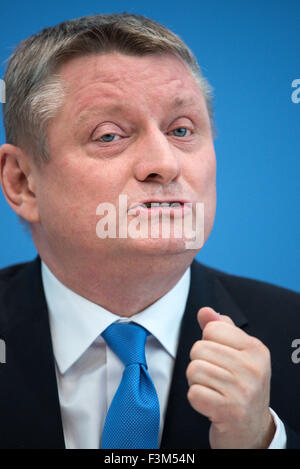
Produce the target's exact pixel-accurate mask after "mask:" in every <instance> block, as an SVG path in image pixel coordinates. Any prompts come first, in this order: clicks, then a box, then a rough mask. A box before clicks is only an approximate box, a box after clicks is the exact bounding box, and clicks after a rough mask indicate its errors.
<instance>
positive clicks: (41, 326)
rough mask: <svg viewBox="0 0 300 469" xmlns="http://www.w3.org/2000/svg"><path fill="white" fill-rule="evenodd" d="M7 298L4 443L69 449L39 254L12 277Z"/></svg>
mask: <svg viewBox="0 0 300 469" xmlns="http://www.w3.org/2000/svg"><path fill="white" fill-rule="evenodd" d="M4 300H5V301H4V310H5V311H7V315H8V316H7V317H8V321H7V326H6V327H5V328H4V332H3V333H2V335H3V336H4V337H5V342H6V364H5V365H2V367H1V375H2V376H1V381H2V384H1V387H2V391H1V393H2V396H3V393H4V396H5V397H7V399H2V400H1V403H0V406H1V412H0V414H1V422H2V423H1V428H2V431H3V434H2V431H1V430H0V434H1V438H0V445H1V447H6V448H9V447H11V445H12V442H14V443H13V447H14V448H35V449H38V448H64V437H63V429H62V422H61V415H60V407H59V399H58V392H57V385H56V376H55V368H54V357H53V350H52V343H51V336H50V328H49V320H48V311H47V306H46V300H45V297H44V290H43V286H42V279H41V268H40V259H39V258H37V259H36V260H35V261H33V262H30V263H28V264H27V265H25V266H24V267H23V268H22V269H20V270H19V272H18V273H17V274H16V275H15V277H14V278H13V279H12V280H10V281H9V283H8V289H7V293H6V295H5V298H4ZM20 394H21V396H20ZM6 443H7V444H6Z"/></svg>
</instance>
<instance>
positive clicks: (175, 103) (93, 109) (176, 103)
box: [75, 96, 199, 125]
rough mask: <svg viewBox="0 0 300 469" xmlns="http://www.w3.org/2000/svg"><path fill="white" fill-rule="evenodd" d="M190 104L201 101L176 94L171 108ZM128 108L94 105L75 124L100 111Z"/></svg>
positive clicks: (119, 110)
mask: <svg viewBox="0 0 300 469" xmlns="http://www.w3.org/2000/svg"><path fill="white" fill-rule="evenodd" d="M189 106H198V107H199V101H198V100H195V98H193V97H191V96H190V97H188V98H181V97H179V96H176V97H175V98H174V99H173V100H172V101H171V103H170V108H171V109H175V110H176V109H179V108H182V107H189ZM125 109H126V107H125V106H123V105H121V104H115V105H104V106H103V107H101V105H97V106H93V107H90V108H87V109H84V110H83V111H81V112H80V113H79V115H78V117H77V119H76V123H75V125H79V124H80V123H81V122H82V121H83V120H84V119H85V118H86V116H89V117H90V116H93V115H95V116H98V115H99V113H100V112H110V113H112V114H118V113H121V112H123V111H124V110H125Z"/></svg>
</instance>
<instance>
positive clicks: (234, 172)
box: [0, 0, 300, 291]
mask: <svg viewBox="0 0 300 469" xmlns="http://www.w3.org/2000/svg"><path fill="white" fill-rule="evenodd" d="M122 11H127V12H129V13H137V14H143V15H145V16H149V17H151V18H153V19H154V20H157V21H159V22H161V23H162V24H164V25H165V26H167V27H169V28H170V29H171V30H173V31H174V32H175V33H177V34H178V35H179V36H181V37H182V38H183V39H184V40H185V42H186V43H187V44H188V45H189V46H190V47H191V49H192V50H193V52H194V53H195V55H196V57H197V59H198V61H199V64H200V66H201V68H202V71H203V73H204V75H205V76H206V77H207V78H208V80H209V81H210V83H211V84H212V86H213V87H214V90H215V95H216V99H215V116H216V127H217V140H216V142H215V146H216V153H217V161H218V175H217V184H218V205H217V216H216V221H215V226H214V229H213V232H212V234H211V236H210V238H209V240H208V242H207V244H206V245H205V247H204V248H203V250H202V251H201V252H200V253H199V254H198V256H197V258H198V259H199V260H200V261H202V262H204V263H206V264H208V265H211V266H213V267H216V268H219V269H222V270H225V271H227V272H230V273H234V274H237V275H244V276H248V277H252V278H257V279H260V280H265V281H268V282H271V283H275V284H278V285H282V286H284V287H287V288H291V289H294V290H298V291H299V279H300V262H299V261H300V255H299V254H300V249H299V241H300V220H299V202H300V197H299V195H300V187H299V186H300V185H299V173H300V138H299V136H300V103H299V104H295V103H293V102H292V100H291V94H292V92H293V88H291V83H292V81H293V80H294V79H297V78H300V53H299V44H300V1H299V0H295V1H294V0H281V1H280V0H256V1H253V0H251V1H247V0H243V1H242V0H241V1H234V0H226V1H224V0H210V1H209V2H208V1H199V0H198V1H196V0H190V1H189V2H183V1H179V0H172V1H171V0H166V1H158V0H152V1H151V2H140V1H132V0H130V2H128V3H127V2H124V1H122V2H121V1H117V0H111V1H110V2H100V1H92V0H85V2H82V1H76V0H72V1H61V0H60V1H57V0H53V1H52V2H49V3H44V4H41V3H40V2H39V1H32V0H29V1H26V2H25V1H20V0H17V1H14V2H3V3H2V5H1V7H0V63H1V69H0V77H1V78H3V75H4V71H5V64H4V60H5V59H6V58H7V57H8V56H9V55H10V54H11V52H12V50H13V47H14V45H15V44H16V43H18V42H19V41H21V40H22V39H24V38H25V37H28V36H29V35H31V34H33V33H35V32H37V31H38V30H40V29H42V28H43V27H45V26H50V25H54V24H56V23H58V22H61V21H64V20H66V19H70V18H76V17H79V16H85V15H89V14H94V13H115V12H122ZM4 142H5V137H4V129H3V126H2V123H1V125H0V143H1V144H2V143H4ZM0 220H1V233H0V246H1V248H0V268H1V267H4V266H6V265H9V264H12V263H15V262H21V261H25V260H29V259H32V258H33V257H34V256H35V254H36V251H35V248H34V245H33V243H32V241H31V239H30V235H28V234H26V233H25V232H24V229H23V228H22V226H21V225H20V223H19V221H18V218H17V216H16V215H15V214H14V212H12V210H11V209H10V208H9V206H8V205H7V204H6V201H5V199H4V197H3V195H2V193H1V195H0Z"/></svg>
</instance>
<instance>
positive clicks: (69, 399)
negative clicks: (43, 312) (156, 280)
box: [42, 262, 286, 449]
mask: <svg viewBox="0 0 300 469" xmlns="http://www.w3.org/2000/svg"><path fill="white" fill-rule="evenodd" d="M42 280H43V286H44V290H45V296H46V301H47V305H48V311H49V320H50V330H51V336H52V343H53V351H54V357H55V368H56V376H57V383H58V393H59V400H60V408H61V415H62V424H63V431H64V437H65V444H66V448H67V449H97V448H99V447H100V444H101V435H102V432H103V426H104V421H105V417H106V414H107V411H108V408H109V406H110V404H111V401H112V399H113V396H114V394H115V392H116V390H117V388H118V386H119V383H120V381H121V378H122V374H123V369H124V365H123V363H122V362H121V361H120V359H119V358H118V357H117V356H116V355H115V354H114V353H113V352H112V350H111V349H110V348H109V347H107V345H106V343H105V341H104V339H103V338H102V336H101V333H102V332H103V331H104V330H105V329H106V328H107V327H108V326H109V325H110V324H112V323H113V322H116V321H125V322H128V321H134V322H135V323H137V324H140V325H141V326H143V327H145V328H146V329H147V330H148V331H149V332H150V333H151V335H149V336H148V337H147V342H146V348H145V355H146V360H147V365H148V371H149V374H150V376H151V378H152V380H153V383H154V385H155V388H156V391H157V394H158V399H159V405H160V434H159V438H160V439H161V435H162V429H163V424H164V419H165V412H166V405H167V398H168V393H169V388H170V384H171V377H172V371H173V366H174V362H175V356H176V351H177V345H178V338H179V329H180V324H181V320H182V316H183V313H184V310H185V306H186V302H187V298H188V292H189V286H190V268H188V269H187V270H186V272H185V273H184V275H183V276H182V277H181V279H180V280H179V281H178V283H177V284H176V285H175V286H174V287H173V288H172V289H171V290H170V291H169V292H167V293H166V294H165V295H164V296H163V297H162V298H160V299H159V300H157V301H156V302H155V303H153V304H152V305H151V306H149V307H148V308H146V309H145V310H143V311H142V312H140V313H138V314H136V315H134V316H131V317H130V318H121V317H119V316H117V315H115V314H113V313H111V312H110V311H108V310H106V309H104V308H102V307H101V306H99V305H97V304H95V303H92V302H91V301H89V300H87V299H86V298H83V297H82V296H80V295H78V294H77V293H75V292H74V291H72V290H70V289H69V288H67V287H66V286H65V285H63V284H62V283H61V282H60V281H59V280H58V279H57V278H56V277H55V276H54V275H53V274H52V272H51V271H50V270H49V268H48V267H47V266H46V265H45V263H44V262H42ZM199 328H200V326H199ZM199 335H200V333H199ZM271 412H272V415H273V417H274V420H275V424H276V427H277V429H276V434H275V436H274V439H273V441H272V443H271V446H270V447H269V448H272V449H275V448H279V449H281V448H284V447H285V444H286V434H285V428H284V425H283V423H282V422H281V421H280V419H279V418H278V416H277V415H276V414H275V413H274V412H273V411H272V410H271Z"/></svg>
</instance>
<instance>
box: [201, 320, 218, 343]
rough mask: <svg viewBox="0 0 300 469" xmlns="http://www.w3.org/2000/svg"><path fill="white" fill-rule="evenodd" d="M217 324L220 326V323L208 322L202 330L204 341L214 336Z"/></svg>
mask: <svg viewBox="0 0 300 469" xmlns="http://www.w3.org/2000/svg"><path fill="white" fill-rule="evenodd" d="M219 324H220V321H210V322H208V323H207V324H206V326H205V328H204V330H203V338H204V339H209V338H211V337H212V336H213V335H214V334H215V331H216V329H217V328H218V326H219Z"/></svg>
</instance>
